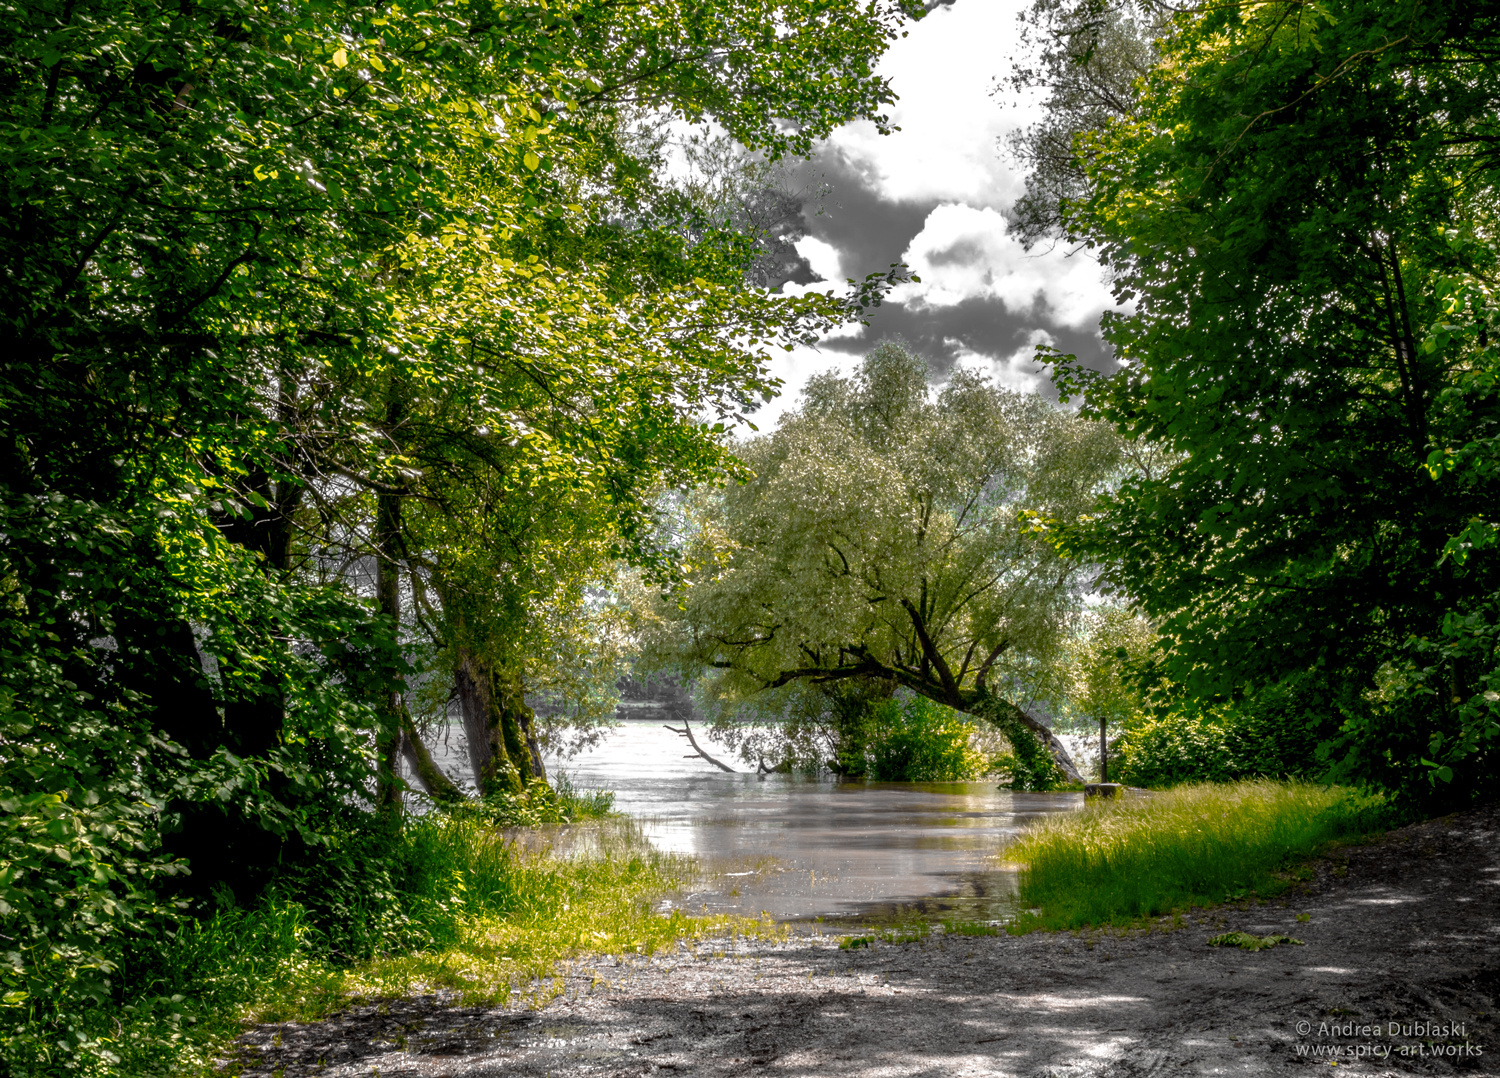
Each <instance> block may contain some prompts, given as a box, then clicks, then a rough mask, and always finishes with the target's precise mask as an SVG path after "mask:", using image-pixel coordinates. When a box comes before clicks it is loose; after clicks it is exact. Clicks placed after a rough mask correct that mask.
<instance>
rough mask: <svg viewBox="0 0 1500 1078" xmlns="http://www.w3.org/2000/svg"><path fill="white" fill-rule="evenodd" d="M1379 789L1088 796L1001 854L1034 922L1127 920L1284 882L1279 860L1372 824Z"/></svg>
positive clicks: (1243, 788)
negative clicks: (1373, 792)
mask: <svg viewBox="0 0 1500 1078" xmlns="http://www.w3.org/2000/svg"><path fill="white" fill-rule="evenodd" d="M1380 804H1381V802H1380V801H1379V799H1378V798H1375V797H1371V796H1369V795H1365V794H1361V793H1357V792H1354V791H1350V790H1345V789H1341V788H1339V787H1326V786H1314V785H1310V784H1307V783H1300V782H1274V781H1271V780H1269V779H1250V780H1246V781H1243V782H1236V783H1227V784H1222V785H1221V784H1213V783H1203V784H1199V785H1192V786H1179V787H1177V788H1176V789H1173V790H1168V791H1165V792H1162V793H1157V794H1153V795H1152V796H1149V797H1141V798H1131V799H1127V800H1122V801H1097V802H1090V803H1088V804H1087V805H1085V807H1084V809H1083V810H1082V811H1081V812H1078V813H1069V814H1066V815H1059V816H1054V817H1051V818H1049V819H1047V820H1044V821H1042V822H1040V823H1038V824H1036V825H1034V826H1033V827H1031V828H1030V829H1028V830H1027V831H1025V832H1024V833H1023V834H1022V835H1021V837H1020V839H1019V840H1018V841H1017V842H1015V843H1014V844H1013V845H1011V846H1009V847H1007V848H1006V849H1005V851H1004V853H1003V857H1004V859H1005V860H1006V861H1008V862H1012V863H1015V864H1018V865H1020V866H1022V869H1021V874H1020V880H1019V892H1020V893H1019V897H1020V901H1021V903H1022V904H1023V905H1024V906H1027V907H1031V908H1033V909H1035V910H1039V911H1040V912H1039V913H1028V914H1025V915H1023V916H1021V917H1020V918H1019V919H1018V920H1017V921H1016V923H1015V926H1014V930H1015V931H1025V930H1029V929H1031V928H1079V927H1083V926H1085V925H1103V924H1115V925H1118V924H1128V923H1130V922H1132V921H1134V920H1136V919H1137V918H1141V917H1153V916H1159V915H1161V914H1165V913H1170V912H1172V911H1174V910H1181V909H1186V908H1188V907H1191V906H1200V905H1208V904H1211V903H1215V902H1222V901H1225V900H1226V899H1234V898H1244V897H1248V896H1250V895H1255V896H1258V897H1268V896H1270V895H1273V894H1277V893H1279V892H1281V891H1283V890H1285V889H1286V887H1287V886H1289V881H1288V879H1287V878H1286V877H1285V875H1284V874H1281V873H1278V870H1280V869H1283V868H1285V867H1286V866H1288V864H1289V863H1290V862H1292V861H1295V860H1297V859H1300V858H1305V857H1308V856H1310V855H1312V854H1313V853H1314V852H1315V851H1316V850H1317V849H1318V848H1319V847H1320V846H1322V845H1323V844H1324V843H1327V842H1329V841H1330V840H1333V839H1337V838H1343V837H1346V836H1350V835H1354V834H1359V833H1363V832H1367V831H1370V830H1373V829H1374V827H1375V822H1374V821H1375V814H1376V812H1377V810H1378V808H1379V806H1380Z"/></svg>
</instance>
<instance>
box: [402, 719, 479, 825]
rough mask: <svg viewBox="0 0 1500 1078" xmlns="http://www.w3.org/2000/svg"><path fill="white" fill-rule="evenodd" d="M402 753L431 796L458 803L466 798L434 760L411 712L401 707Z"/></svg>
mask: <svg viewBox="0 0 1500 1078" xmlns="http://www.w3.org/2000/svg"><path fill="white" fill-rule="evenodd" d="M401 755H402V756H404V757H405V758H406V762H407V763H408V764H409V765H410V766H411V770H412V774H414V775H416V776H417V781H418V782H419V783H421V784H422V789H424V790H426V791H427V794H428V796H429V797H431V798H432V799H433V800H434V801H439V802H442V803H443V804H457V803H458V802H460V801H462V800H464V792H463V791H462V790H460V789H459V788H458V786H457V785H456V784H455V783H454V781H453V780H452V779H450V778H449V777H448V776H447V775H445V774H444V773H443V770H442V768H440V767H438V765H437V764H435V763H434V762H433V760H432V754H431V753H430V752H428V751H427V746H426V745H425V744H423V743H422V735H421V733H420V732H419V731H418V730H417V726H416V723H414V722H412V719H411V713H410V712H408V711H407V710H406V709H405V708H402V709H401Z"/></svg>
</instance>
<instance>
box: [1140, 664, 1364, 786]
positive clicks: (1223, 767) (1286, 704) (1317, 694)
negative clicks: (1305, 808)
mask: <svg viewBox="0 0 1500 1078" xmlns="http://www.w3.org/2000/svg"><path fill="white" fill-rule="evenodd" d="M1344 722H1345V718H1344V708H1343V707H1341V702H1340V700H1339V698H1338V694H1337V693H1335V692H1333V691H1332V687H1331V686H1329V685H1328V684H1326V682H1321V681H1319V680H1318V679H1317V678H1316V677H1315V676H1304V677H1301V678H1296V679H1290V680H1288V681H1286V682H1282V683H1280V684H1277V685H1273V686H1269V687H1267V688H1265V689H1262V690H1261V691H1260V692H1258V693H1255V694H1253V695H1252V696H1250V697H1247V698H1246V699H1244V700H1241V701H1239V702H1237V703H1235V704H1224V705H1219V706H1217V707H1209V708H1198V709H1194V708H1193V707H1192V706H1191V705H1183V706H1181V707H1180V708H1179V709H1177V710H1166V711H1165V712H1164V713H1158V712H1155V711H1150V712H1142V713H1140V714H1138V715H1137V716H1136V717H1134V718H1133V719H1132V720H1131V721H1128V722H1126V724H1125V729H1124V732H1123V734H1122V735H1121V736H1120V737H1119V738H1118V739H1117V740H1116V741H1115V742H1114V746H1113V750H1112V751H1113V753H1114V756H1115V761H1116V762H1115V763H1113V764H1112V765H1111V768H1112V770H1113V773H1114V776H1115V778H1116V779H1117V780H1118V781H1120V782H1124V783H1128V784H1130V785H1133V786H1149V787H1160V786H1175V785H1178V784H1180V783H1186V782H1232V781H1235V780H1237V779H1246V778H1261V777H1263V778H1300V779H1321V778H1324V777H1326V776H1328V775H1329V774H1330V773H1333V772H1335V768H1336V767H1337V766H1338V765H1339V763H1340V762H1341V760H1340V757H1339V756H1338V755H1337V746H1338V745H1339V744H1340V742H1341V739H1342V737H1344V736H1346V735H1343V734H1341V727H1343V725H1344ZM1351 772H1352V773H1351ZM1338 773H1339V774H1340V775H1341V776H1344V777H1345V781H1349V782H1351V783H1352V782H1356V781H1357V780H1359V779H1361V778H1362V779H1363V780H1364V781H1366V782H1373V783H1375V784H1377V785H1382V786H1385V787H1386V788H1387V789H1390V788H1392V787H1391V786H1389V785H1387V783H1388V780H1389V778H1390V776H1387V775H1383V774H1381V775H1376V774H1371V773H1370V771H1369V769H1368V767H1363V766H1361V767H1350V766H1349V765H1348V762H1347V761H1344V767H1343V768H1342V770H1340V771H1339V772H1338Z"/></svg>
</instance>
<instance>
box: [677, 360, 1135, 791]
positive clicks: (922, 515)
mask: <svg viewBox="0 0 1500 1078" xmlns="http://www.w3.org/2000/svg"><path fill="white" fill-rule="evenodd" d="M741 455H742V456H743V457H744V459H745V461H746V463H747V465H748V466H749V467H750V469H751V470H752V471H753V472H754V478H753V479H751V480H749V481H747V482H745V483H743V484H740V485H737V486H732V487H728V488H724V489H721V490H716V491H712V492H701V493H700V494H699V495H698V497H697V498H696V499H695V500H694V501H693V502H692V503H691V508H690V510H689V518H690V522H691V526H692V529H693V532H692V535H693V541H692V546H691V547H690V554H689V558H690V569H689V573H688V576H687V579H686V581H685V583H684V585H683V586H682V588H681V590H680V593H679V594H678V595H675V596H672V595H669V596H667V597H666V599H667V600H668V601H665V602H663V603H661V604H660V605H658V606H657V607H656V608H655V611H654V618H655V621H654V629H653V632H652V641H653V646H654V647H655V648H656V649H658V658H659V659H660V660H661V661H673V662H675V663H677V664H678V665H679V666H680V667H681V668H682V670H683V672H685V673H689V674H697V675H701V676H706V677H707V679H708V683H709V684H710V685H711V687H712V691H714V692H715V693H718V694H722V695H727V696H729V697H731V698H732V697H735V696H739V697H749V696H751V695H753V694H757V693H762V692H766V691H771V690H776V689H778V688H780V687H782V686H786V685H789V684H791V683H793V682H798V681H801V682H807V683H812V684H818V685H829V684H832V683H838V682H847V681H851V680H854V679H871V680H876V681H883V682H887V683H890V684H892V685H895V686H900V687H904V688H906V689H909V690H910V691H912V692H914V693H917V694H919V695H921V696H925V697H927V698H929V699H931V700H934V701H937V702H939V703H942V704H945V705H947V706H949V707H953V708H956V709H958V710H961V711H964V712H968V713H970V714H972V715H975V716H977V717H980V718H982V719H984V720H987V721H988V722H990V723H993V724H995V725H996V726H998V727H1000V729H1002V730H1003V731H1004V732H1005V733H1006V735H1007V736H1008V737H1009V738H1010V740H1011V742H1012V744H1013V746H1014V747H1015V750H1016V755H1017V757H1018V760H1019V761H1020V762H1019V765H1018V771H1019V773H1018V774H1017V776H1016V777H1017V779H1018V782H1019V784H1020V785H1023V786H1024V785H1033V786H1045V785H1047V784H1048V783H1050V782H1052V781H1054V780H1055V777H1056V770H1055V769H1057V770H1061V772H1062V773H1063V774H1064V775H1066V776H1067V777H1068V778H1069V779H1070V780H1073V781H1077V780H1079V779H1080V776H1079V774H1078V770H1077V768H1076V767H1075V766H1074V765H1073V762H1072V761H1071V759H1069V757H1068V754H1067V751H1066V750H1065V748H1064V747H1063V746H1062V744H1061V743H1060V742H1059V741H1058V740H1057V738H1056V737H1054V736H1053V734H1052V732H1051V731H1050V729H1049V728H1048V726H1047V724H1046V723H1045V722H1044V721H1043V719H1042V717H1040V716H1039V715H1037V714H1036V713H1035V712H1034V710H1033V703H1034V701H1035V700H1036V698H1037V696H1038V693H1039V692H1040V691H1041V690H1042V686H1043V684H1044V683H1045V682H1046V681H1047V680H1048V679H1047V674H1048V669H1049V664H1051V663H1052V662H1053V661H1054V659H1055V658H1056V656H1057V654H1058V652H1059V648H1060V646H1061V645H1062V643H1063V642H1064V640H1065V637H1066V632H1067V626H1068V622H1069V619H1070V617H1071V616H1072V614H1073V613H1074V611H1076V610H1077V608H1078V606H1079V603H1080V599H1081V594H1082V592H1083V591H1084V590H1085V587H1086V585H1087V583H1088V575H1087V566H1085V565H1083V564H1081V563H1079V562H1075V561H1069V560H1067V559H1066V558H1064V557H1062V556H1060V555H1059V553H1058V551H1057V549H1056V548H1055V547H1054V545H1053V544H1052V543H1051V542H1049V541H1048V537H1047V532H1048V529H1049V528H1050V527H1052V526H1054V525H1056V524H1058V523H1060V522H1067V521H1073V520H1076V519H1077V518H1078V517H1079V516H1081V515H1082V514H1083V513H1085V512H1086V511H1087V509H1088V508H1089V506H1090V505H1091V504H1092V502H1093V501H1094V499H1095V498H1096V496H1097V495H1098V493H1099V491H1100V490H1101V489H1102V488H1103V487H1104V486H1105V485H1106V484H1107V483H1108V482H1109V481H1110V479H1111V477H1112V476H1113V475H1114V474H1115V471H1116V469H1117V467H1118V462H1119V459H1120V453H1119V445H1118V442H1117V439H1116V438H1115V436H1114V435H1113V434H1112V433H1111V432H1110V431H1109V430H1108V429H1107V428H1105V427H1104V426H1102V425H1100V424H1097V423H1091V422H1087V421H1085V420H1081V419H1079V418H1077V417H1076V416H1073V415H1070V414H1068V413H1066V412H1063V411H1060V410H1058V409H1057V408H1055V407H1054V406H1052V405H1050V404H1048V403H1047V402H1046V401H1044V400H1042V399H1041V398H1039V397H1036V396H1033V395H1028V394H1022V393H1016V392H1012V391H1009V390H1005V389H1002V388H999V387H997V386H995V385H993V384H991V383H990V382H989V381H987V380H986V379H984V378H982V377H980V376H978V375H976V374H972V373H968V372H965V371H959V372H957V373H956V374H955V375H954V377H953V379H952V381H951V382H950V383H949V384H948V385H947V386H946V387H945V388H944V389H943V390H942V391H941V392H939V393H937V394H935V395H933V394H931V393H930V392H929V390H928V387H927V368H926V364H925V363H924V362H923V361H922V360H921V359H920V358H918V357H917V356H915V355H913V354H912V353H911V352H909V351H907V350H906V349H905V348H904V347H902V346H900V345H897V344H889V343H888V344H883V345H881V346H879V347H878V348H876V349H875V350H874V351H873V352H871V353H870V355H869V356H867V357H866V359H865V361H864V364H863V366H862V368H861V369H860V371H859V373H858V374H857V375H855V376H854V377H852V378H843V377H839V376H836V375H825V376H822V377H818V378H815V379H813V380H812V381H811V382H810V383H809V385H808V387H807V389H806V390H805V393H804V397H803V400H802V404H801V407H800V409H798V410H797V411H796V412H793V413H792V414H790V415H789V416H788V417H787V418H785V419H784V420H783V421H782V423H781V425H780V427H779V428H778V430H777V431H776V432H775V433H774V434H771V435H767V436H763V437H760V438H757V439H756V440H754V441H752V442H751V443H749V444H748V445H747V446H745V447H744V448H743V450H742V453H741ZM669 657H670V659H669ZM1043 746H1045V748H1046V749H1048V750H1050V752H1051V759H1048V757H1047V755H1046V752H1045V751H1044V750H1043ZM1054 761H1055V763H1054Z"/></svg>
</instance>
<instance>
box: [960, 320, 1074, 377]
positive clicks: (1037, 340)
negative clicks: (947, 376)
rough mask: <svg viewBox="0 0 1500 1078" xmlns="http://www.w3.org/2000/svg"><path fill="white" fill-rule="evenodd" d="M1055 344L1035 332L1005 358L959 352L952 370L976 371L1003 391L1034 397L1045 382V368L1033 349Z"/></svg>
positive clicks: (1043, 333)
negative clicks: (1038, 360)
mask: <svg viewBox="0 0 1500 1078" xmlns="http://www.w3.org/2000/svg"><path fill="white" fill-rule="evenodd" d="M954 343H957V342H954ZM1056 343H1057V339H1056V338H1055V337H1053V336H1052V334H1050V333H1048V332H1047V331H1046V330H1045V329H1034V330H1032V331H1031V332H1030V333H1029V334H1027V336H1026V344H1025V345H1023V346H1022V347H1020V348H1017V349H1016V350H1015V351H1014V352H1012V353H1010V355H1008V356H990V355H985V354H984V353H982V352H973V351H966V352H960V353H959V354H958V356H957V357H956V358H955V360H954V363H953V366H954V369H959V368H962V369H964V370H971V371H976V372H978V373H979V374H982V375H984V376H985V377H987V378H989V379H991V380H992V381H994V382H995V383H997V384H998V385H1001V386H1003V387H1005V388H1006V389H1014V390H1018V391H1020V392H1022V393H1035V392H1037V391H1038V390H1039V389H1041V387H1042V386H1043V385H1045V384H1046V382H1047V380H1048V372H1047V368H1046V367H1044V366H1043V365H1042V364H1040V363H1038V362H1037V361H1036V346H1037V345H1039V344H1049V345H1050V344H1056Z"/></svg>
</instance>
